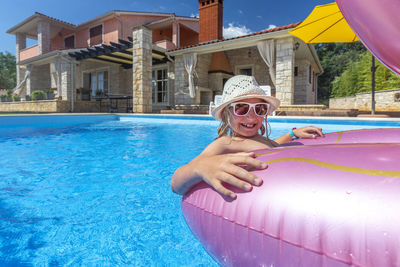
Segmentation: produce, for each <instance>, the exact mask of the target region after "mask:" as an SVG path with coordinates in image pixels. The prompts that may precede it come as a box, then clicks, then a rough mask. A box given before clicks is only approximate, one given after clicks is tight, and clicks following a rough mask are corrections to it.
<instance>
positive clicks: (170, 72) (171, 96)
mask: <svg viewBox="0 0 400 267" xmlns="http://www.w3.org/2000/svg"><path fill="white" fill-rule="evenodd" d="M167 66H168V105H169V106H171V107H173V106H174V105H175V94H174V90H173V88H174V84H175V72H174V70H175V66H174V63H172V62H170V61H168V63H167Z"/></svg>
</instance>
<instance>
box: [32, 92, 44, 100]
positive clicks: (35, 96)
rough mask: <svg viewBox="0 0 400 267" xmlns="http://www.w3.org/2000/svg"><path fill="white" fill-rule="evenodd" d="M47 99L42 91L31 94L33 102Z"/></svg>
mask: <svg viewBox="0 0 400 267" xmlns="http://www.w3.org/2000/svg"><path fill="white" fill-rule="evenodd" d="M45 97H46V94H45V92H44V91H42V90H36V91H34V92H32V93H31V99H32V100H43V99H45Z"/></svg>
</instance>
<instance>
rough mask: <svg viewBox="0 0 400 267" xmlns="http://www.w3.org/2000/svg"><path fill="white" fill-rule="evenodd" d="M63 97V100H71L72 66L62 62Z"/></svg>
mask: <svg viewBox="0 0 400 267" xmlns="http://www.w3.org/2000/svg"><path fill="white" fill-rule="evenodd" d="M60 65H61V71H60V72H61V84H60V85H61V97H62V100H71V86H72V80H71V64H70V63H67V62H66V61H61V64H60Z"/></svg>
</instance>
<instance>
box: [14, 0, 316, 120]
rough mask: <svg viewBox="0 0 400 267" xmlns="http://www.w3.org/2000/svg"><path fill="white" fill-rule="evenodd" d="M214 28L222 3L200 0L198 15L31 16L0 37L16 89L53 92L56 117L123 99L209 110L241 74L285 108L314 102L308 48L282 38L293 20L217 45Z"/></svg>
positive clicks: (139, 105) (148, 107)
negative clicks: (72, 19)
mask: <svg viewBox="0 0 400 267" xmlns="http://www.w3.org/2000/svg"><path fill="white" fill-rule="evenodd" d="M222 21H223V0H199V18H193V17H184V16H176V15H175V14H170V13H151V12H131V11H110V12H107V13H105V14H103V15H101V16H98V17H96V18H94V19H92V20H89V21H87V22H84V23H82V24H79V25H73V24H70V23H67V22H64V21H61V20H58V19H55V18H52V17H49V16H46V15H44V14H40V13H35V14H34V15H32V16H31V17H29V18H27V19H25V20H24V21H22V22H21V23H19V24H17V25H15V26H14V27H12V28H11V29H9V30H8V31H7V33H10V34H14V35H15V36H16V61H17V84H19V85H20V87H19V91H18V92H19V93H20V94H21V95H22V96H24V95H29V94H30V93H31V92H33V91H35V90H43V89H51V90H54V92H55V95H56V98H55V100H54V101H58V102H64V104H63V105H62V107H64V109H66V110H63V111H75V112H85V111H98V110H97V106H98V105H94V103H96V101H95V100H99V98H100V99H101V100H102V101H104V102H105V104H106V105H107V104H108V105H109V106H110V105H111V102H110V101H112V99H113V98H115V99H120V98H119V97H118V96H121V97H128V98H132V99H133V112H139V113H142V112H159V111H160V110H165V109H178V108H185V107H190V108H196V107H201V106H203V107H207V106H208V105H209V103H210V101H212V100H213V99H214V96H215V95H218V94H221V92H222V87H223V84H224V82H225V81H226V80H227V79H228V78H229V77H231V76H233V75H235V74H249V75H253V76H255V78H256V79H257V81H258V82H259V83H260V84H261V85H269V86H271V88H272V93H273V94H275V95H276V96H277V97H278V98H279V99H280V100H281V101H282V103H283V104H284V105H293V104H315V103H316V96H317V75H318V74H320V73H321V72H322V67H321V65H320V63H319V59H318V56H317V54H316V52H315V50H314V48H313V46H312V45H308V44H305V43H304V42H302V41H301V40H299V39H297V38H295V37H294V36H292V35H290V34H289V33H288V31H289V30H290V29H292V28H294V27H295V26H297V23H295V24H290V25H286V26H282V27H277V28H274V29H270V30H264V31H260V32H256V33H252V34H249V35H246V36H240V37H236V38H229V39H224V38H223V36H222V29H223V25H222ZM27 38H31V39H35V40H37V45H34V46H32V47H28V48H27V47H26V39H27ZM83 91H90V94H91V96H92V98H91V100H90V101H83V98H82V94H83ZM60 111H62V110H60ZM119 111H125V110H119Z"/></svg>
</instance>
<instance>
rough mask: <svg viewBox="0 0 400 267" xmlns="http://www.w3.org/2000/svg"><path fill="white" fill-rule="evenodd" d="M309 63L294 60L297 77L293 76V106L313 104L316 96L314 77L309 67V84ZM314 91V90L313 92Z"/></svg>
mask: <svg viewBox="0 0 400 267" xmlns="http://www.w3.org/2000/svg"><path fill="white" fill-rule="evenodd" d="M310 65H311V63H310V62H309V61H308V60H296V62H295V65H294V67H297V76H294V104H295V105H301V104H315V99H316V98H315V96H316V90H315V89H314V88H316V84H315V85H314V83H315V82H316V75H315V70H314V69H313V68H312V66H311V82H310V80H309V71H310ZM313 89H314V90H313Z"/></svg>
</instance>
